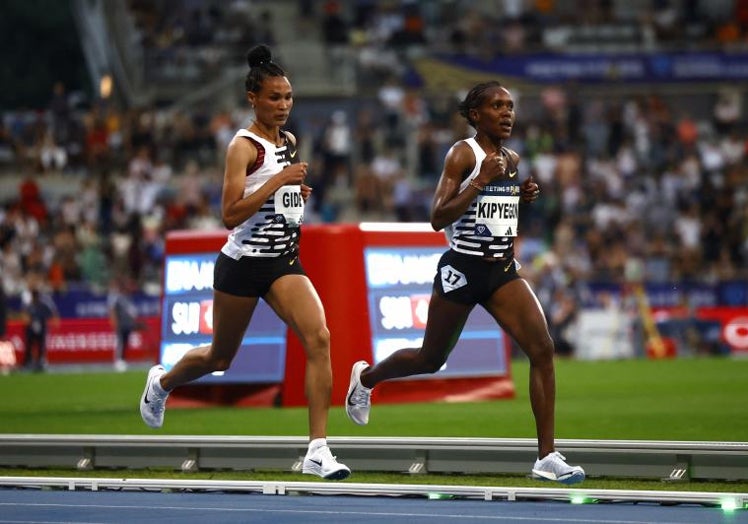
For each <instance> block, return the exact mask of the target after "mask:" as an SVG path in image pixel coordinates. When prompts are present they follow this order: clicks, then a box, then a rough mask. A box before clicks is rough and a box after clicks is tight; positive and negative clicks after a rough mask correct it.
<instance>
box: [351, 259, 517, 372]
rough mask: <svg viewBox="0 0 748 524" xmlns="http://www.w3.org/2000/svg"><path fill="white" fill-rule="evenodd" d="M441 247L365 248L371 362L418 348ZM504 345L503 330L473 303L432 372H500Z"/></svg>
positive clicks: (503, 356)
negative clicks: (448, 351)
mask: <svg viewBox="0 0 748 524" xmlns="http://www.w3.org/2000/svg"><path fill="white" fill-rule="evenodd" d="M444 250H445V248H444V247H419V248H414V247H367V248H365V249H364V261H365V266H366V284H367V295H368V303H369V321H370V325H371V333H372V341H371V343H372V359H373V361H374V362H380V361H382V360H384V359H385V358H387V357H388V356H389V355H390V354H391V353H393V352H394V351H396V350H398V349H400V348H406V347H409V348H418V347H420V346H421V344H422V343H423V334H424V329H425V328H426V317H427V313H428V306H429V299H430V297H431V286H432V282H433V279H434V275H435V274H436V266H437V263H438V262H439V258H440V257H441V255H442V253H443V252H444ZM504 345H505V341H504V335H503V332H502V331H501V330H500V329H498V327H497V326H496V322H495V321H494V320H493V318H492V317H491V316H490V315H489V314H488V313H487V312H486V311H485V310H484V309H483V308H481V307H476V308H475V309H474V310H473V311H472V312H471V313H470V316H469V317H468V321H467V323H466V324H465V328H464V329H463V331H462V335H461V337H460V340H459V341H458V342H457V345H456V346H455V348H454V349H453V350H452V353H451V354H450V356H449V359H448V360H447V362H446V363H445V364H444V366H443V367H442V369H441V370H440V371H438V372H437V373H436V374H435V375H433V376H434V377H470V376H485V375H493V374H497V373H499V374H503V373H505V372H506V371H507V368H506V355H505V347H504ZM413 378H418V377H413ZM421 378H426V377H421Z"/></svg>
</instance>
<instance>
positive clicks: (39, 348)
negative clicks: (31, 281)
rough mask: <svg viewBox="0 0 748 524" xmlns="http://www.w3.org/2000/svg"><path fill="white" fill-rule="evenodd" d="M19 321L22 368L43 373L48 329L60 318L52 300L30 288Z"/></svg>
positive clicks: (57, 322) (45, 364) (45, 361)
mask: <svg viewBox="0 0 748 524" xmlns="http://www.w3.org/2000/svg"><path fill="white" fill-rule="evenodd" d="M21 320H22V322H23V323H24V325H25V326H26V328H25V340H24V342H25V349H24V360H23V367H24V369H26V370H33V371H44V369H45V368H46V366H47V335H48V333H49V328H50V327H56V326H57V325H59V321H60V317H59V314H58V312H57V306H55V303H54V302H53V301H52V299H51V298H50V297H49V296H47V295H46V294H42V292H41V291H40V290H39V289H38V288H37V287H32V288H31V290H30V291H29V293H28V296H27V297H24V305H23V310H22V313H21Z"/></svg>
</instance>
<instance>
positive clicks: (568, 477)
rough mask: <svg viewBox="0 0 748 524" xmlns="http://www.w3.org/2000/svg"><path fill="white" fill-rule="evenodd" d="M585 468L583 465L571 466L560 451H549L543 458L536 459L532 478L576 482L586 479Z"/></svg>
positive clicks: (565, 482) (566, 482)
mask: <svg viewBox="0 0 748 524" xmlns="http://www.w3.org/2000/svg"><path fill="white" fill-rule="evenodd" d="M584 477H585V475H584V470H583V469H582V467H581V466H570V465H568V464H567V463H566V457H564V456H563V455H562V454H561V453H559V452H558V451H554V452H553V453H549V454H548V455H546V456H545V457H544V458H543V459H538V460H536V461H535V465H534V466H533V468H532V478H534V479H539V480H555V481H556V482H560V483H562V484H576V483H577V482H582V481H583V480H584Z"/></svg>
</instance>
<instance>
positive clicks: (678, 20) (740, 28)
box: [0, 0, 748, 307]
mask: <svg viewBox="0 0 748 524" xmlns="http://www.w3.org/2000/svg"><path fill="white" fill-rule="evenodd" d="M131 3H132V6H133V10H135V11H137V13H138V19H139V20H141V22H140V23H141V24H144V25H143V27H144V28H146V29H147V30H146V29H143V34H145V35H147V38H144V45H151V46H157V47H158V49H159V52H160V53H166V54H168V53H174V52H176V51H175V50H176V49H177V48H178V49H179V53H186V52H187V51H188V50H189V49H192V48H194V49H202V45H201V44H210V45H211V46H214V47H220V46H221V45H222V44H223V40H221V39H225V40H226V41H231V42H232V45H233V44H236V45H237V46H243V45H245V44H249V43H250V42H249V41H248V40H247V39H246V37H245V35H244V33H242V31H241V30H239V28H234V30H233V31H232V28H231V27H229V26H223V28H224V29H225V33H226V34H222V33H221V34H222V36H220V35H219V34H217V32H216V31H213V30H211V27H212V28H213V29H215V27H216V26H215V24H216V23H217V22H216V21H221V20H225V13H224V12H223V11H221V10H220V9H219V7H218V6H221V5H223V6H224V7H225V8H226V9H232V10H233V11H232V12H243V13H249V14H253V13H255V12H257V11H252V10H251V9H246V7H247V5H251V4H252V2H240V1H235V2H226V3H217V2H201V3H194V2H185V1H183V2H165V3H167V4H172V3H174V4H175V5H179V6H181V7H182V10H181V11H179V10H177V11H174V10H172V11H169V10H160V11H153V10H148V9H146V8H147V6H149V5H151V3H148V2H131ZM261 4H262V3H261ZM463 4H466V3H465V2H409V1H402V2H395V1H384V0H381V1H376V0H370V1H358V2H353V3H350V4H348V3H342V2H335V1H327V2H299V6H298V13H300V14H299V16H300V17H302V16H306V17H310V16H311V17H312V18H311V19H312V20H314V21H315V23H317V24H318V30H319V35H320V38H322V39H323V41H324V42H325V43H327V44H329V45H330V49H331V50H333V48H334V46H335V45H339V44H347V43H352V44H353V45H354V47H355V49H357V50H358V52H359V55H358V58H359V62H358V67H359V69H360V71H359V74H360V75H361V78H364V79H366V82H368V85H369V86H374V87H373V89H372V90H371V94H370V95H362V97H361V99H360V100H357V103H356V104H355V106H354V107H351V105H350V103H348V102H347V101H344V100H341V101H340V104H339V105H338V106H337V107H335V108H333V109H331V110H329V111H328V112H327V113H326V114H325V118H323V119H322V120H314V121H312V120H305V119H303V118H301V117H300V116H299V115H300V114H302V115H303V114H305V113H304V112H303V110H301V108H302V107H305V108H306V111H307V113H308V112H309V111H308V109H309V108H310V107H312V106H315V104H316V103H317V101H315V100H314V99H304V100H299V99H297V100H296V103H297V106H298V107H297V109H296V110H295V112H294V114H293V115H292V118H293V120H292V121H291V122H289V125H290V127H291V131H293V132H295V133H296V134H297V136H298V137H299V141H300V145H301V147H302V152H303V154H304V155H305V156H306V157H307V158H308V159H309V160H310V163H311V165H312V168H311V169H310V185H312V186H313V187H314V193H313V197H312V201H311V202H310V205H309V212H308V217H307V222H336V221H362V220H378V221H424V220H428V210H429V206H430V199H431V195H432V194H433V189H434V186H435V183H436V180H437V179H438V177H439V174H440V171H441V163H442V160H443V158H444V154H445V153H446V151H447V149H448V148H449V146H450V145H451V144H452V143H453V142H454V141H455V140H458V139H460V138H463V137H467V136H469V135H470V133H471V131H472V130H471V129H470V128H469V127H468V126H467V124H466V122H465V121H464V119H462V118H461V117H459V115H457V114H456V106H457V102H458V101H459V100H460V99H461V98H462V97H463V96H464V92H462V91H456V92H452V91H449V90H439V91H433V90H428V89H424V88H422V87H420V86H417V85H413V84H412V83H410V82H408V81H407V78H405V77H404V72H405V71H404V70H403V69H402V68H403V66H404V65H406V64H407V56H405V55H403V54H401V53H400V51H402V49H408V48H409V47H408V46H410V45H415V46H419V47H421V48H422V47H424V46H425V47H426V49H429V48H433V51H450V50H451V51H455V50H462V51H464V52H478V51H480V52H481V53H485V52H491V53H494V54H495V53H499V52H520V51H521V50H522V49H524V48H525V47H527V46H531V45H542V46H546V47H548V46H551V45H552V43H553V42H555V41H556V40H553V39H552V38H550V37H549V36H548V34H547V33H548V32H551V33H552V31H550V29H549V28H551V29H554V30H559V28H562V27H564V26H565V24H568V23H569V19H567V18H565V17H564V16H563V15H564V13H565V11H563V10H561V9H560V8H559V6H561V5H565V3H564V2H553V1H536V2H525V1H521V0H517V1H514V2H475V3H468V4H470V5H471V6H475V7H476V8H475V9H472V8H470V9H467V8H461V7H462V6H463ZM489 4H490V5H491V6H494V7H495V8H496V9H495V10H494V13H497V15H496V16H497V17H499V20H498V21H502V22H503V25H502V26H499V24H496V23H494V21H492V20H491V19H489V18H486V17H485V16H482V15H481V13H484V12H485V11H484V9H485V8H486V6H487V5H489ZM575 4H578V6H582V7H583V6H584V5H586V4H589V7H590V8H589V9H581V10H578V11H577V13H583V14H584V15H585V16H586V17H587V19H588V20H586V23H589V24H590V25H591V26H594V27H598V28H601V27H607V26H621V27H623V26H625V25H626V24H623V23H622V22H621V20H618V19H617V18H616V17H618V16H622V15H620V14H619V13H618V12H617V11H616V10H614V9H612V8H610V6H612V5H614V4H615V5H618V4H619V3H615V2H576V3H575ZM681 4H683V5H685V6H687V7H688V9H685V8H680V9H679V10H677V11H676V13H675V14H672V13H671V14H670V15H669V16H668V15H667V13H668V12H670V11H672V9H673V8H674V7H673V6H674V5H676V4H675V3H674V2H668V1H665V0H657V1H654V2H652V8H651V9H650V10H648V11H646V13H647V14H648V15H650V18H651V22H652V24H654V25H655V26H656V27H655V29H656V31H655V34H656V35H657V38H659V39H661V40H667V41H669V42H672V43H675V44H677V43H679V42H681V40H678V39H686V38H687V39H688V41H689V45H694V41H695V40H694V38H693V35H696V34H697V33H698V35H700V38H701V40H700V41H701V42H702V43H703V44H704V45H710V44H714V43H715V42H725V41H726V40H725V39H726V38H727V37H726V36H725V35H724V33H727V32H728V31H727V30H726V28H725V27H724V26H725V24H736V28H735V30H734V31H733V32H732V33H731V34H732V35H733V38H732V41H734V42H738V41H740V40H741V39H745V34H746V32H745V29H746V26H745V16H744V15H745V11H746V9H745V4H746V2H743V1H741V0H736V1H734V2H709V5H710V6H711V7H710V11H709V13H710V14H709V16H695V14H700V11H699V10H700V9H704V6H705V5H706V3H705V2H699V1H690V2H682V3H681ZM262 5H263V6H264V5H266V4H262ZM190 6H191V8H192V9H193V11H190V10H189V9H188V7H190ZM197 6H203V7H197ZM204 6H207V7H204ZM478 6H480V8H478ZM593 6H595V8H593ZM605 6H608V7H609V8H607V9H606V8H605ZM530 7H532V9H530ZM208 8H209V9H208ZM554 8H558V10H555V9H554ZM450 9H451V10H450ZM138 10H139V11H138ZM738 10H739V12H740V13H742V15H741V16H742V18H736V17H727V18H725V17H720V16H719V14H720V13H727V12H730V13H732V12H735V13H737V12H738ZM270 12H271V11H270V10H268V11H267V14H264V15H261V17H271V15H270ZM705 12H706V11H705ZM222 13H223V14H222ZM450 13H451V14H450ZM167 14H168V17H169V18H168V19H166V18H165V17H166V16H167ZM177 14H181V18H180V17H177ZM702 14H703V13H702ZM248 16H249V15H248ZM637 16H640V15H637ZM261 17H260V18H261ZM177 18H178V20H181V25H180V24H177V23H176V22H175V20H176V19H177ZM260 18H258V19H257V20H258V21H255V22H253V23H255V25H256V26H257V27H258V28H262V27H265V28H267V24H266V25H263V23H262V22H261V21H259V20H260ZM300 20H307V19H306V18H300ZM434 20H437V21H438V22H439V23H438V24H436V23H435V22H434ZM666 22H667V24H666ZM211 23H213V24H214V25H211ZM268 23H269V22H268ZM506 24H508V27H509V28H510V29H511V30H509V31H504V26H505V25H506ZM240 25H241V24H240ZM663 25H665V26H666V27H663ZM696 26H699V27H700V28H701V29H698V31H697V29H695V27H696ZM428 27H440V28H441V29H440V31H439V32H438V33H434V32H433V31H428V30H427V28H428ZM499 29H501V30H499ZM665 29H670V30H669V31H666V30H665ZM686 30H688V31H691V33H692V34H691V33H688V34H690V35H691V36H688V34H686V33H685V31H686ZM258 31H259V30H258ZM218 33H220V32H218ZM517 33H520V34H521V37H520V36H517ZM219 36H220V38H219ZM255 36H257V35H255ZM478 36H480V39H481V40H479V41H476V40H475V38H476V37H478ZM263 38H265V39H268V40H270V39H273V38H275V36H273V35H272V34H270V33H268V34H267V35H263ZM558 38H559V37H557V39H558ZM206 39H207V40H206ZM510 40H511V41H510ZM188 44H189V45H188ZM444 46H447V47H448V49H445V47H444ZM331 52H332V51H331ZM389 52H397V53H399V54H397V56H395V57H390V58H387V53H389ZM382 53H384V54H382ZM372 79H376V82H374V83H371V82H372ZM293 81H294V83H303V82H304V78H295V77H294V79H293ZM509 87H510V89H512V87H513V86H509ZM513 92H514V93H515V98H516V99H517V101H518V115H517V124H516V127H515V130H514V132H513V136H512V139H511V140H510V142H509V143H508V144H507V145H508V146H509V147H511V148H513V149H515V150H516V151H517V152H518V153H519V154H520V155H521V157H522V163H521V165H520V173H521V176H522V177H526V176H530V175H532V176H533V177H535V179H536V181H537V182H538V183H539V184H540V185H541V187H542V188H543V193H542V195H543V196H542V198H541V199H540V200H539V201H538V202H537V203H535V204H534V205H533V207H531V208H527V209H526V210H525V211H524V212H523V214H522V215H521V219H522V224H521V229H520V231H521V235H522V237H521V242H520V243H519V252H518V257H519V258H520V260H521V261H522V262H523V264H524V265H525V270H526V271H527V273H526V274H527V275H528V277H529V278H531V279H533V280H534V281H535V283H536V284H538V285H539V286H540V287H539V289H540V291H541V293H540V294H541V297H544V302H545V303H546V304H548V305H549V307H550V305H551V304H557V305H558V307H562V306H563V304H564V296H565V295H564V293H565V291H564V290H568V289H572V288H573V286H574V283H575V282H579V281H600V282H610V283H621V282H624V281H627V280H631V279H645V280H647V281H652V282H681V281H697V282H706V283H711V282H718V281H729V280H736V279H743V280H745V279H746V278H748V274H746V267H747V266H748V263H747V261H748V260H747V259H748V168H747V166H748V162H747V161H746V158H747V156H746V155H747V153H748V141H747V140H746V137H747V136H748V135H746V128H745V126H744V124H743V121H744V120H745V112H744V108H743V94H742V92H741V91H740V90H739V89H738V88H735V87H732V86H722V87H715V88H714V89H713V90H711V91H705V92H703V93H702V95H701V96H702V98H703V99H704V100H706V102H705V103H704V104H703V106H704V107H706V108H707V110H706V111H704V110H701V111H699V110H698V108H689V107H681V106H679V105H677V102H676V101H675V99H670V98H669V97H668V96H667V95H664V94H658V93H657V92H656V91H655V92H653V93H647V94H644V93H641V92H638V93H632V94H630V95H617V96H612V95H611V94H609V93H605V92H600V93H598V94H597V95H596V96H585V97H580V96H578V92H577V90H576V89H575V86H563V85H562V86H550V87H547V88H545V89H543V90H541V91H539V92H538V93H536V94H534V95H532V96H522V93H521V91H520V90H517V91H516V92H515V91H514V90H513ZM333 105H335V104H333ZM329 106H330V101H329V100H326V101H325V106H324V107H329ZM300 111H301V113H300ZM250 119H251V113H249V111H248V108H247V107H246V104H245V103H242V101H241V100H240V101H238V103H237V104H236V106H235V107H233V108H230V109H223V108H221V109H218V108H215V107H212V106H211V105H210V104H208V103H205V104H196V105H194V106H190V107H189V108H185V109H180V110H173V109H171V108H169V107H168V106H167V107H155V106H153V107H137V108H122V107H118V106H117V105H116V104H115V103H114V102H113V101H112V100H109V99H98V100H93V101H83V100H81V97H80V96H79V94H77V93H71V92H68V90H67V89H66V86H64V85H63V84H61V83H58V84H56V85H55V86H54V87H52V88H51V93H50V98H49V103H48V104H47V106H46V107H41V108H37V109H36V110H33V111H29V110H17V111H6V112H5V113H3V115H2V120H1V121H0V170H1V171H2V173H4V174H0V185H1V184H3V183H5V184H6V186H4V187H6V188H7V183H8V182H7V181H8V180H12V181H14V184H15V182H16V181H17V182H18V183H17V184H15V185H14V186H13V187H11V188H9V190H8V191H5V190H4V191H3V193H2V202H0V204H1V205H2V207H0V275H1V277H0V278H2V286H3V288H4V291H5V293H6V294H7V295H8V296H17V295H18V294H20V293H21V292H23V291H24V290H26V289H29V288H35V287H44V288H47V289H49V290H52V291H54V292H64V291H65V290H66V289H70V287H71V286H84V287H87V288H92V289H101V290H104V289H106V288H107V287H109V286H110V283H111V282H112V281H113V280H122V279H125V280H127V281H130V282H135V283H136V284H137V285H138V286H139V287H140V288H141V289H145V290H150V291H153V292H154V293H157V292H158V290H159V286H160V282H161V265H162V264H161V263H162V259H163V249H164V237H165V234H166V233H167V232H168V231H171V230H176V229H215V228H221V227H222V224H221V222H220V194H221V181H222V170H223V166H222V162H223V156H224V153H225V149H226V145H227V144H228V141H229V140H230V139H231V138H232V136H233V134H234V132H235V131H236V129H238V128H240V127H243V126H246V125H248V123H249V121H250Z"/></svg>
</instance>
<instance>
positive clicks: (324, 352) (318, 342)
mask: <svg viewBox="0 0 748 524" xmlns="http://www.w3.org/2000/svg"><path fill="white" fill-rule="evenodd" d="M304 347H305V348H306V351H307V354H308V355H309V357H322V358H324V357H329V355H330V330H329V329H328V328H327V326H321V327H320V328H318V329H315V330H314V331H312V332H310V333H306V334H305V335H304Z"/></svg>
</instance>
